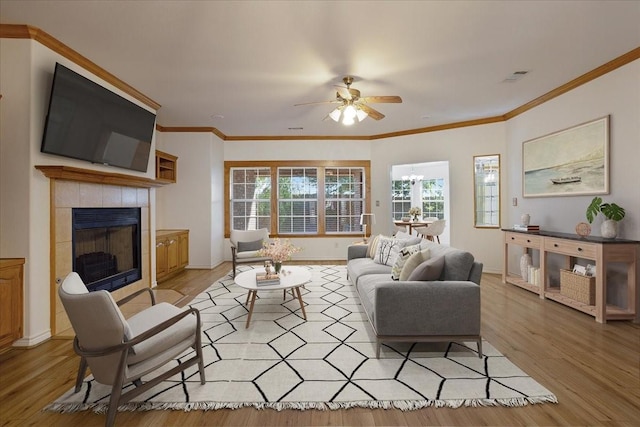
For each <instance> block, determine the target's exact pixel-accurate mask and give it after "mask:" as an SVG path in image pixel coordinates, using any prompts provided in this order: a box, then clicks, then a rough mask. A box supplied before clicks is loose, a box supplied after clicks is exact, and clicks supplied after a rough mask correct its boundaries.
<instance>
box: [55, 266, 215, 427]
mask: <svg viewBox="0 0 640 427" xmlns="http://www.w3.org/2000/svg"><path fill="white" fill-rule="evenodd" d="M143 292H148V293H149V295H150V296H151V304H152V305H151V306H150V307H148V308H146V309H144V310H143V311H141V312H139V313H138V314H135V315H134V316H132V317H131V318H129V319H128V320H127V319H125V318H124V316H123V315H122V312H121V311H120V308H119V305H121V304H124V303H125V302H127V301H130V300H131V299H133V298H135V297H136V296H138V295H140V294H141V293H143ZM58 295H59V296H60V300H61V301H62V305H63V306H64V309H65V311H66V312H67V315H68V316H69V320H70V321H71V325H72V326H73V330H74V331H75V333H76V337H75V339H74V341H73V348H74V350H75V352H76V354H78V355H79V356H80V367H79V369H78V376H77V378H76V387H75V392H76V393H77V392H79V391H80V389H81V388H82V383H83V380H84V376H85V374H86V370H87V367H89V368H91V373H92V374H93V377H94V378H95V380H96V381H97V382H99V383H101V384H105V385H110V386H111V397H110V399H109V407H108V409H107V419H106V423H105V425H106V426H107V427H109V426H112V425H113V424H114V423H115V418H116V415H117V413H118V406H119V405H122V404H124V403H126V402H128V401H130V400H131V399H133V398H134V397H136V396H138V395H140V394H142V393H145V392H146V391H148V390H149V389H150V388H152V387H154V386H156V385H157V384H159V383H160V382H162V381H164V380H166V379H167V378H170V377H173V376H174V375H176V374H178V373H179V372H181V371H184V370H185V369H187V368H189V367H191V366H193V365H195V364H198V370H199V373H200V383H201V384H204V383H205V373H204V361H203V358H202V344H201V336H200V313H199V312H198V310H196V309H195V308H189V309H180V308H178V307H176V306H174V305H172V304H168V303H165V302H163V303H159V304H156V303H155V298H154V295H153V291H151V289H149V288H146V289H142V290H140V291H138V292H135V293H133V294H132V295H130V296H128V297H126V298H124V299H122V300H121V301H119V302H118V303H116V302H115V301H114V299H113V297H112V296H111V294H110V293H109V292H107V291H105V290H100V291H95V292H89V291H88V290H87V287H86V286H85V284H84V283H83V281H82V279H81V278H80V276H79V275H78V274H77V273H75V272H72V273H69V275H67V277H66V278H65V279H64V281H63V282H62V284H61V285H60V288H59V289H58ZM190 349H192V350H190ZM185 351H189V353H185ZM183 353H185V354H184V355H183V356H182V359H181V363H180V364H176V365H169V366H166V367H164V366H165V365H167V363H168V362H170V361H172V360H173V359H175V358H176V357H178V356H180V355H182V354H183ZM163 367H164V368H163ZM159 368H162V369H160V370H159V373H158V374H157V375H156V376H153V377H151V374H153V372H154V371H156V370H158V369H159ZM143 376H144V377H145V381H144V382H143V381H142V377H143ZM127 383H133V384H134V385H135V387H133V388H131V389H130V390H128V391H126V392H124V393H123V390H122V387H123V386H124V385H125V384H127Z"/></svg>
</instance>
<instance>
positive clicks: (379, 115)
mask: <svg viewBox="0 0 640 427" xmlns="http://www.w3.org/2000/svg"><path fill="white" fill-rule="evenodd" d="M358 108H360V109H361V110H362V111H364V112H365V113H367V114H368V115H369V117H371V118H372V119H374V120H382V119H384V114H382V113H381V112H380V111H378V110H374V109H373V108H371V107H369V106H368V105H364V104H360V105H358Z"/></svg>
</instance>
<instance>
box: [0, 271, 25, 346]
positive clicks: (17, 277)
mask: <svg viewBox="0 0 640 427" xmlns="http://www.w3.org/2000/svg"><path fill="white" fill-rule="evenodd" d="M21 337H22V266H21V265H18V266H11V267H7V268H3V269H0V348H4V347H8V346H10V345H11V344H12V343H13V342H14V341H15V340H17V339H20V338H21Z"/></svg>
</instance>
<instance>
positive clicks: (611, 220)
mask: <svg viewBox="0 0 640 427" xmlns="http://www.w3.org/2000/svg"><path fill="white" fill-rule="evenodd" d="M598 213H601V214H602V215H604V216H605V217H606V218H607V219H606V220H605V221H603V223H602V226H601V228H600V232H601V234H602V237H608V238H615V237H616V236H617V235H618V221H621V220H622V218H624V215H625V211H624V208H621V207H620V206H618V205H616V204H615V203H603V202H602V198H600V197H597V196H596V197H594V198H593V200H592V201H591V204H589V206H588V207H587V221H589V224H591V223H592V222H593V220H594V219H596V217H597V216H598Z"/></svg>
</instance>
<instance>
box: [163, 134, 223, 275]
mask: <svg viewBox="0 0 640 427" xmlns="http://www.w3.org/2000/svg"><path fill="white" fill-rule="evenodd" d="M157 140H158V149H159V150H162V151H166V152H167V153H171V154H173V155H174V156H178V169H177V172H178V175H177V182H176V183H175V184H169V185H166V186H164V187H161V188H159V189H157V190H156V199H157V228H158V229H189V230H190V233H189V266H188V268H213V267H215V266H216V265H218V264H220V263H221V262H222V261H223V255H222V244H221V242H222V241H223V239H224V222H223V221H222V220H221V218H223V217H224V205H223V203H222V199H223V194H222V186H223V182H224V176H223V173H224V168H223V164H224V162H223V144H222V141H220V139H219V138H218V137H217V136H215V135H214V134H212V133H210V132H206V133H182V132H180V133H171V132H158V134H157Z"/></svg>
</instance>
